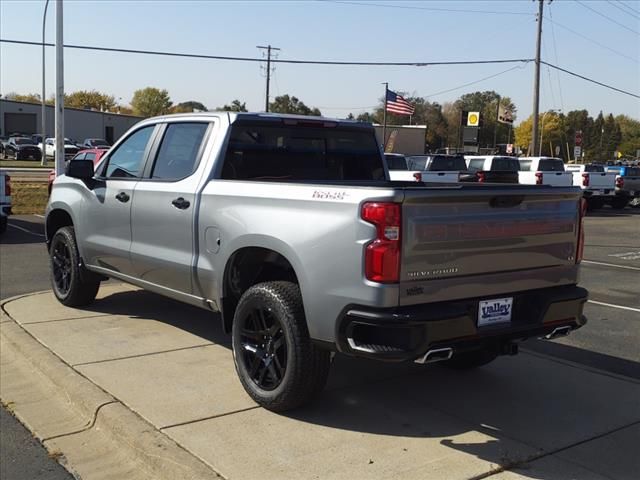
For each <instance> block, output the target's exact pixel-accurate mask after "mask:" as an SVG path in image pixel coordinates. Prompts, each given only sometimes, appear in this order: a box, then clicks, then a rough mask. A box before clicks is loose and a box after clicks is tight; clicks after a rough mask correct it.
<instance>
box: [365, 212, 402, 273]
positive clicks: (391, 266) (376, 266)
mask: <svg viewBox="0 0 640 480" xmlns="http://www.w3.org/2000/svg"><path fill="white" fill-rule="evenodd" d="M361 216H362V219H363V220H364V221H366V222H369V223H372V224H374V225H375V226H376V238H375V240H374V241H373V242H371V243H369V244H368V245H367V247H366V248H365V253H364V270H365V276H366V277H367V279H368V280H371V281H372V282H379V283H394V282H397V281H398V280H399V279H400V231H401V225H402V215H401V205H400V204H399V203H387V202H370V203H365V204H364V205H362V213H361Z"/></svg>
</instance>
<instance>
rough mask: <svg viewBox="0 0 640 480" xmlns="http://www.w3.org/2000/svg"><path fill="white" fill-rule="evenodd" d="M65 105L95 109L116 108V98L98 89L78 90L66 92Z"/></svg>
mask: <svg viewBox="0 0 640 480" xmlns="http://www.w3.org/2000/svg"><path fill="white" fill-rule="evenodd" d="M64 106H65V107H70V108H86V109H94V110H115V107H116V99H115V97H114V96H113V95H108V94H106V93H101V92H98V91H96V90H91V91H89V90H78V91H77V92H72V93H69V94H65V96H64Z"/></svg>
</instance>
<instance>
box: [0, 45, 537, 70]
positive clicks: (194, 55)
mask: <svg viewBox="0 0 640 480" xmlns="http://www.w3.org/2000/svg"><path fill="white" fill-rule="evenodd" d="M0 43H11V44H16V45H35V46H39V47H41V46H42V42H30V41H26V40H7V39H0ZM45 46H46V47H53V46H54V44H53V43H45ZM64 47H65V48H72V49H77V50H94V51H102V52H115V53H135V54H142V55H160V56H165V57H182V58H199V59H208V60H228V61H237V62H264V58H254V57H231V56H224V55H203V54H197V53H178V52H163V51H158V50H135V49H130V48H109V47H94V46H89V45H65V46H64ZM530 61H531V59H530V58H515V59H499V60H455V61H448V62H423V61H419V62H354V61H338V60H283V59H280V58H278V59H271V63H288V64H294V65H342V66H356V67H357V66H369V67H430V66H439V65H488V64H494V63H521V62H530Z"/></svg>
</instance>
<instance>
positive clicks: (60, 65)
mask: <svg viewBox="0 0 640 480" xmlns="http://www.w3.org/2000/svg"><path fill="white" fill-rule="evenodd" d="M62 30H63V15H62V0H56V177H57V176H58V175H61V174H62V173H63V172H64V43H63V38H62Z"/></svg>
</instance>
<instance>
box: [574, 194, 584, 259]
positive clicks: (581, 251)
mask: <svg viewBox="0 0 640 480" xmlns="http://www.w3.org/2000/svg"><path fill="white" fill-rule="evenodd" d="M586 214H587V201H586V200H585V199H584V198H582V199H580V212H579V217H580V218H579V219H578V247H577V248H576V263H580V262H581V261H582V256H583V254H584V216H585V215H586Z"/></svg>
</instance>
